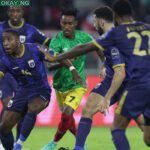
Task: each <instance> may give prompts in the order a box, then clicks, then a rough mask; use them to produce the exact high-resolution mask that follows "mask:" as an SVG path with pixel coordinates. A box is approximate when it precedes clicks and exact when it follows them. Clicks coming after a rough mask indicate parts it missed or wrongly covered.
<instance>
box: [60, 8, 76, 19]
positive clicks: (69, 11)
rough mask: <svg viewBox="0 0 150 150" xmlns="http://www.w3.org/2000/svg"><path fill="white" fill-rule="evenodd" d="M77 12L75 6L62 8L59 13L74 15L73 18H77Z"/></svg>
mask: <svg viewBox="0 0 150 150" xmlns="http://www.w3.org/2000/svg"><path fill="white" fill-rule="evenodd" d="M77 13H78V10H77V8H62V13H61V15H62V16H63V15H66V16H74V17H75V19H77Z"/></svg>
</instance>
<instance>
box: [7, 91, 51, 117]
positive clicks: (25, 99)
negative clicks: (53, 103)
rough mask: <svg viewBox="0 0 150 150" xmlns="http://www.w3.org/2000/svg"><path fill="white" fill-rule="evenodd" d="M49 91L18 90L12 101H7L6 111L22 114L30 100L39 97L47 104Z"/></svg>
mask: <svg viewBox="0 0 150 150" xmlns="http://www.w3.org/2000/svg"><path fill="white" fill-rule="evenodd" d="M50 96H51V89H36V88H34V89H28V90H18V91H17V92H16V93H15V96H14V97H13V99H12V100H10V101H9V103H8V105H7V108H6V110H8V111H16V112H19V113H22V114H24V113H25V112H26V111H27V107H28V104H29V103H30V102H31V101H32V99H34V98H36V97H40V98H41V99H42V100H43V101H44V102H47V104H48V103H49V101H50Z"/></svg>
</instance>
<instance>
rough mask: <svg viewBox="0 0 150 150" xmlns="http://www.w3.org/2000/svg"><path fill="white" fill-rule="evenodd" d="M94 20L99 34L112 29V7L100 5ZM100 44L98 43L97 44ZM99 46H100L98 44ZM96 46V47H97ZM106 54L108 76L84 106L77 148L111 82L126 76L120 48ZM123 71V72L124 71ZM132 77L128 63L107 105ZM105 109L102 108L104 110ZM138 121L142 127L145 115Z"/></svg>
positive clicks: (102, 101)
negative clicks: (119, 84)
mask: <svg viewBox="0 0 150 150" xmlns="http://www.w3.org/2000/svg"><path fill="white" fill-rule="evenodd" d="M93 17H94V22H95V24H94V25H95V27H96V29H97V31H98V32H99V34H100V35H101V34H102V33H104V32H106V31H107V30H110V29H111V28H112V27H113V26H114V25H113V14H112V11H111V9H110V8H108V7H100V8H98V9H96V10H95V11H94V15H93ZM94 43H95V42H94ZM96 46H98V44H96ZM98 47H99V46H98ZM95 48H96V47H95ZM95 48H94V49H93V50H95ZM104 56H105V58H106V59H105V61H104V62H105V66H106V74H107V75H106V77H105V79H104V80H103V81H102V83H99V84H98V85H97V86H96V87H95V88H94V89H93V90H92V92H91V94H90V96H89V98H88V101H87V102H86V104H85V106H84V107H83V111H82V118H81V120H80V123H79V127H78V132H77V138H76V147H75V149H77V150H78V149H82V147H83V145H84V143H85V140H86V137H87V135H88V133H89V131H90V129H91V124H92V118H93V115H94V114H95V113H97V112H98V111H99V105H100V103H104V102H107V101H104V97H105V95H106V93H107V92H108V91H109V88H111V84H113V82H114V81H113V80H114V79H115V78H116V77H117V78H118V77H120V79H121V82H122V81H123V79H124V76H125V70H124V66H125V63H126V64H127V62H128V59H127V58H124V57H123V56H122V55H121V54H120V53H119V51H118V49H117V48H116V47H114V46H109V47H107V49H105V50H104ZM122 71H123V72H122ZM130 79H131V73H130V67H129V66H128V64H127V65H126V77H125V80H124V82H123V83H122V85H121V87H120V88H119V90H118V91H117V93H116V94H115V95H114V97H113V98H112V99H111V102H108V104H107V105H112V104H114V103H115V102H116V101H118V100H119V99H120V97H121V94H122V93H123V90H124V89H125V87H126V85H127V82H128V81H129V80H130ZM103 111H104V110H102V112H103ZM136 122H137V123H138V125H139V127H140V128H141V129H142V125H143V124H144V121H143V117H142V116H140V117H138V118H136Z"/></svg>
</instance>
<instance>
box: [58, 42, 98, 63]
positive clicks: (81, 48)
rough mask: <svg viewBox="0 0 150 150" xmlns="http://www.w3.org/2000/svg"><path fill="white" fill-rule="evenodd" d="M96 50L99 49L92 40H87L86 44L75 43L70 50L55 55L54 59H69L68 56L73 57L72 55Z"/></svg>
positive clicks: (75, 55)
mask: <svg viewBox="0 0 150 150" xmlns="http://www.w3.org/2000/svg"><path fill="white" fill-rule="evenodd" d="M96 50H99V49H98V48H97V47H96V46H95V45H94V44H93V42H89V43H86V44H81V45H77V46H75V47H73V48H72V49H71V50H69V51H67V52H65V53H63V54H60V55H57V56H56V60H57V61H60V60H63V59H70V58H74V57H77V56H80V55H83V54H86V53H88V52H91V51H96Z"/></svg>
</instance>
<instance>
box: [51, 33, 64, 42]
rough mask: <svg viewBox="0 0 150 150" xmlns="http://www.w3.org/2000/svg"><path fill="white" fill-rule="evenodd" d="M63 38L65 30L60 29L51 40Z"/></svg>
mask: <svg viewBox="0 0 150 150" xmlns="http://www.w3.org/2000/svg"><path fill="white" fill-rule="evenodd" d="M62 39H64V35H63V31H60V32H58V33H57V34H56V35H55V36H54V38H53V39H52V40H51V43H53V42H54V43H55V42H58V41H61V40H62ZM51 43H50V44H51Z"/></svg>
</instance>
